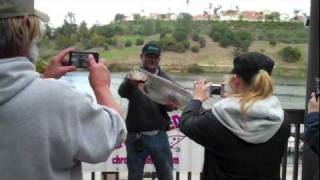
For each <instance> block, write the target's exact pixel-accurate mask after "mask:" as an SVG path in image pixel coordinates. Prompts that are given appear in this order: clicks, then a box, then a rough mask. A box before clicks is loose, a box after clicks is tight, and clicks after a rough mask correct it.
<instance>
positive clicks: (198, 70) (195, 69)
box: [186, 64, 204, 73]
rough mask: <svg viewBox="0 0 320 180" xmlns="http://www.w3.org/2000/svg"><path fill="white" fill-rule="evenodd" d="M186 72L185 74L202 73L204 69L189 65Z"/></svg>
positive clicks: (196, 65)
mask: <svg viewBox="0 0 320 180" xmlns="http://www.w3.org/2000/svg"><path fill="white" fill-rule="evenodd" d="M186 72H187V73H203V72H204V69H203V68H202V67H201V66H199V65H198V64H190V65H189V66H187V68H186Z"/></svg>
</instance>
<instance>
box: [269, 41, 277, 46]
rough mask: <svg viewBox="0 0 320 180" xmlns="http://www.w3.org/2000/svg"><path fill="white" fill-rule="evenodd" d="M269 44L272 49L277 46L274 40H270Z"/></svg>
mask: <svg viewBox="0 0 320 180" xmlns="http://www.w3.org/2000/svg"><path fill="white" fill-rule="evenodd" d="M269 44H270V45H271V46H272V47H274V46H276V45H277V41H276V40H271V41H269Z"/></svg>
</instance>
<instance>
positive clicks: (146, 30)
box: [142, 19, 155, 36]
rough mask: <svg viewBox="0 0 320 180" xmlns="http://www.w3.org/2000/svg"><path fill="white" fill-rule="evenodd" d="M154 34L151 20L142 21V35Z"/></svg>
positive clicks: (153, 25)
mask: <svg viewBox="0 0 320 180" xmlns="http://www.w3.org/2000/svg"><path fill="white" fill-rule="evenodd" d="M154 32H155V24H154V22H153V20H150V19H148V20H144V21H143V26H142V34H143V35H146V36H149V35H151V34H153V33H154Z"/></svg>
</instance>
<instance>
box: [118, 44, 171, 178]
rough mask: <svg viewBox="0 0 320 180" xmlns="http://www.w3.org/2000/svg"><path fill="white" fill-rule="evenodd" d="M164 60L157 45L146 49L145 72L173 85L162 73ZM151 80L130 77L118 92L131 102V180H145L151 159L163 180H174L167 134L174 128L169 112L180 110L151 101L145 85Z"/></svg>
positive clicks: (143, 51)
mask: <svg viewBox="0 0 320 180" xmlns="http://www.w3.org/2000/svg"><path fill="white" fill-rule="evenodd" d="M160 56H161V49H160V47H159V46H158V45H157V44H154V43H148V44H146V45H144V47H143V49H142V53H141V54H140V59H141V63H142V66H141V68H142V69H143V70H145V71H147V72H148V73H149V74H152V75H153V76H154V75H155V76H159V77H162V78H164V79H167V80H169V81H171V80H170V78H169V76H167V75H166V74H165V73H164V72H163V71H162V70H161V69H160V66H159V62H160ZM135 75H137V74H135ZM147 78H148V76H146V75H145V74H144V73H141V76H133V74H132V73H129V74H128V75H127V76H126V78H125V79H124V82H123V83H122V84H121V85H120V87H119V90H118V92H119V95H120V96H121V97H123V98H126V99H128V100H129V107H128V114H127V118H126V125H127V129H128V136H127V141H126V148H127V166H128V172H129V176H128V180H142V179H143V169H144V164H145V159H146V158H147V156H148V155H150V156H151V158H152V160H153V163H154V165H155V168H156V171H157V175H158V178H159V180H173V175H172V170H173V165H172V154H171V150H170V145H169V141H168V136H167V134H166V130H167V129H168V127H169V125H170V117H169V115H168V114H167V111H171V110H174V109H175V108H176V106H175V105H174V104H173V103H170V102H168V104H167V105H161V104H159V103H156V102H155V101H153V100H152V99H150V98H149V97H148V96H147V95H146V94H145V93H144V92H145V91H147V89H145V87H144V84H143V83H144V82H146V81H147ZM143 89H144V90H145V91H143Z"/></svg>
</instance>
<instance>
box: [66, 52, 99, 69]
mask: <svg viewBox="0 0 320 180" xmlns="http://www.w3.org/2000/svg"><path fill="white" fill-rule="evenodd" d="M89 54H92V55H93V56H94V59H95V60H96V62H98V59H99V57H98V56H99V55H98V53H91V52H90V53H89V52H70V57H69V63H68V64H69V65H71V66H76V67H78V68H88V56H89Z"/></svg>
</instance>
